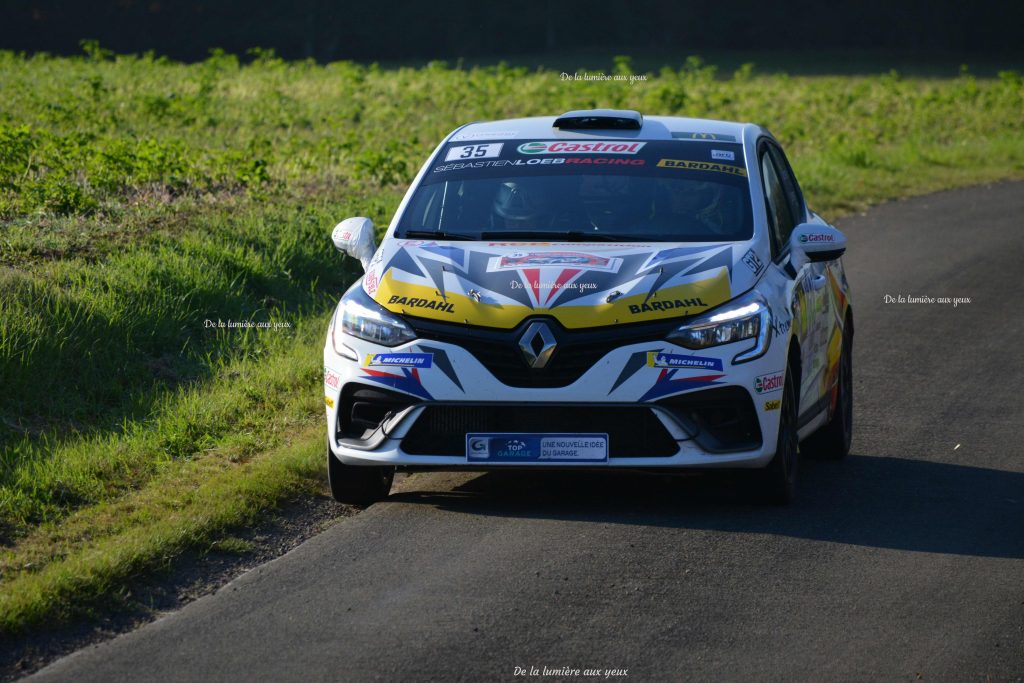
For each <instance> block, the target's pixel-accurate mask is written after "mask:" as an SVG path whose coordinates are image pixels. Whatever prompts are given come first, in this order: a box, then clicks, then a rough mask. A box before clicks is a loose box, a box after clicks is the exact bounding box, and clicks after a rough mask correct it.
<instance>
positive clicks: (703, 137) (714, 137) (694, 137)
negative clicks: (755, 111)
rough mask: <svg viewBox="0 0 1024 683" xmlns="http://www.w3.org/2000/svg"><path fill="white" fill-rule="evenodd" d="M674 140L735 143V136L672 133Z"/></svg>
mask: <svg viewBox="0 0 1024 683" xmlns="http://www.w3.org/2000/svg"><path fill="white" fill-rule="evenodd" d="M672 137H674V138H675V139H676V140H718V141H719V142H736V136H735V135H722V134H721V133H689V132H687V133H672Z"/></svg>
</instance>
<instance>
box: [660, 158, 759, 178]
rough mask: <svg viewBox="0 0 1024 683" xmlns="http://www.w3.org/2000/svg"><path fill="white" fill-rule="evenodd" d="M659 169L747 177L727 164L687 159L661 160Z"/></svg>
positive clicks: (735, 167) (744, 173) (745, 171)
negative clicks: (678, 169) (709, 172)
mask: <svg viewBox="0 0 1024 683" xmlns="http://www.w3.org/2000/svg"><path fill="white" fill-rule="evenodd" d="M658 166H660V167H661V168H681V169H685V170H687V171H711V172H715V173H728V174H729V175H736V176H742V177H743V178H746V177H747V170H746V169H745V168H741V167H739V166H729V165H727V164H713V163H711V162H709V161H692V160H689V159H662V160H661V161H659V162H658Z"/></svg>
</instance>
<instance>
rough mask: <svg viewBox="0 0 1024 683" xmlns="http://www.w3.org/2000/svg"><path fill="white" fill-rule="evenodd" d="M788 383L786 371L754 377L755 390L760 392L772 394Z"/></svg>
mask: <svg viewBox="0 0 1024 683" xmlns="http://www.w3.org/2000/svg"><path fill="white" fill-rule="evenodd" d="M785 384H786V373H785V372H773V373H771V374H768V375H761V376H760V377H755V378H754V391H755V392H757V393H759V394H770V393H772V392H775V391H779V390H781V389H782V387H783V386H784V385H785Z"/></svg>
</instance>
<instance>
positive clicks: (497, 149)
mask: <svg viewBox="0 0 1024 683" xmlns="http://www.w3.org/2000/svg"><path fill="white" fill-rule="evenodd" d="M503 144H504V143H502V142H490V143H487V144H485V145H462V146H461V147H452V148H451V149H449V150H448V154H447V155H446V156H445V158H444V160H445V161H462V160H467V159H468V160H472V159H490V158H491V157H496V156H501V146H502V145H503Z"/></svg>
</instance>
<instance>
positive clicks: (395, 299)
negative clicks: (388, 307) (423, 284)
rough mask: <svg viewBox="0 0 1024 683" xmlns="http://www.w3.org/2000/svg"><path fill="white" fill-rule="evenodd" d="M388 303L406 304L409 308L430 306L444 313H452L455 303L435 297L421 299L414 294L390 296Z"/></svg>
mask: <svg viewBox="0 0 1024 683" xmlns="http://www.w3.org/2000/svg"><path fill="white" fill-rule="evenodd" d="M388 303H389V304H397V305H399V306H407V307H409V308H432V309H434V310H437V311H443V312H445V313H454V312H455V304H453V303H446V302H444V301H438V300H437V299H422V298H419V297H415V296H397V295H396V296H392V297H391V298H390V299H388Z"/></svg>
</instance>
